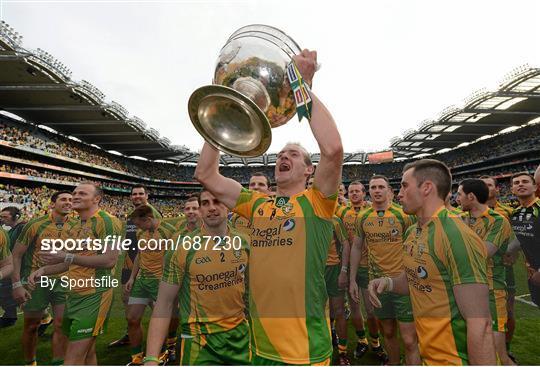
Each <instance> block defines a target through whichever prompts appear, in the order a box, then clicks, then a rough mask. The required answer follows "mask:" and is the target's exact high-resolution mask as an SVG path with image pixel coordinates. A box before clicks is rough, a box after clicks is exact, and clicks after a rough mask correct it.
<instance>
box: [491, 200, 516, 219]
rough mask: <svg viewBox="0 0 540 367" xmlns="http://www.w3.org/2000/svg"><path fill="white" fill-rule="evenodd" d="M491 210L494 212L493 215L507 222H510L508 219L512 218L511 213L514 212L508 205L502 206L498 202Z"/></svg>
mask: <svg viewBox="0 0 540 367" xmlns="http://www.w3.org/2000/svg"><path fill="white" fill-rule="evenodd" d="M493 210H494V211H495V213H498V214H500V215H502V216H503V217H505V218H506V219H508V220H510V218H511V217H512V213H513V212H514V208H512V207H511V206H508V205H504V204H502V203H501V202H500V201H497V202H496V203H495V207H494V208H493Z"/></svg>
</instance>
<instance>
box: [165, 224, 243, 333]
mask: <svg viewBox="0 0 540 367" xmlns="http://www.w3.org/2000/svg"><path fill="white" fill-rule="evenodd" d="M197 236H198V237H199V238H200V239H199V241H198V242H201V243H202V244H203V245H202V246H201V249H200V250H195V249H194V247H193V246H192V244H193V243H194V241H195V240H196V237H197ZM203 236H206V232H205V231H204V228H202V229H196V230H195V231H193V232H191V233H190V234H188V235H187V236H185V237H183V238H182V241H183V243H184V244H183V245H181V246H179V247H178V248H177V249H176V250H175V251H168V252H167V254H166V257H165V265H164V267H163V278H162V280H163V281H164V282H167V283H169V284H177V285H179V286H180V291H179V297H180V319H181V323H182V331H183V333H186V334H188V335H194V334H213V333H217V332H221V331H227V330H231V329H233V328H234V327H236V326H237V325H239V324H240V323H241V322H242V321H244V320H245V313H244V310H245V308H246V305H245V301H244V293H245V275H246V274H245V271H246V268H247V264H248V253H249V244H248V242H247V239H246V237H245V236H244V234H242V233H241V232H239V231H236V230H235V229H232V228H229V231H228V233H227V235H226V236H225V237H223V238H222V240H221V243H220V242H219V241H214V240H215V238H214V237H212V238H211V239H210V240H209V241H208V242H207V241H206V239H205V238H204V237H203ZM226 241H228V242H229V243H228V244H227V243H226ZM186 244H191V245H187V246H189V249H188V250H186V249H185V245H186ZM233 246H235V248H236V249H235V248H233Z"/></svg>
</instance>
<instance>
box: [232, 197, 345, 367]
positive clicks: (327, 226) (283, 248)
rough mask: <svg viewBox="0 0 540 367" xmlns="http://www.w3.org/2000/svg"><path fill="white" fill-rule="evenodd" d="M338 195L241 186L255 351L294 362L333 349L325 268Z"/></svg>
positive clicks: (311, 360) (239, 206)
mask: <svg viewBox="0 0 540 367" xmlns="http://www.w3.org/2000/svg"><path fill="white" fill-rule="evenodd" d="M336 201H337V194H335V195H332V196H330V197H324V195H323V194H322V193H321V192H320V191H319V190H317V189H316V188H315V187H312V188H310V189H307V190H304V191H302V192H300V193H298V194H296V195H293V196H291V197H290V198H284V197H272V196H269V195H266V194H262V193H259V192H255V191H249V190H246V189H242V191H241V193H240V196H239V198H238V201H237V203H236V207H235V208H234V209H233V211H234V212H236V213H238V214H240V215H241V216H243V217H246V218H248V219H249V220H250V221H251V224H252V229H251V253H250V266H249V269H250V270H249V284H250V290H249V295H250V316H251V320H252V323H251V327H252V331H253V332H252V338H253V345H254V346H255V351H254V352H255V353H256V354H257V355H258V356H260V357H263V358H266V359H270V360H274V361H278V362H282V363H290V364H312V363H317V362H321V361H324V360H326V359H327V358H329V357H330V356H331V354H332V342H331V339H330V328H329V318H328V314H327V312H326V304H327V301H328V296H327V293H326V286H325V281H324V270H325V266H326V258H327V256H328V247H329V245H330V242H331V240H332V232H333V225H332V217H333V215H334V211H335V206H336Z"/></svg>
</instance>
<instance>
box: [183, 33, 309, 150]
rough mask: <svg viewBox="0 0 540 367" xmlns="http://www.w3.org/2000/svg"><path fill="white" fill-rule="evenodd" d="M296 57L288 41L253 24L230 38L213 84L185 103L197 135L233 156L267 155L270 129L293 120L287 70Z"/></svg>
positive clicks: (294, 46) (294, 47) (292, 43)
mask: <svg viewBox="0 0 540 367" xmlns="http://www.w3.org/2000/svg"><path fill="white" fill-rule="evenodd" d="M300 52H301V49H300V47H299V46H298V44H297V43H296V42H295V41H294V40H293V39H292V38H290V37H289V36H287V35H286V34H285V33H283V32H282V31H280V30H279V29H277V28H274V27H270V26H267V25H258V24H257V25H249V26H245V27H242V28H240V29H239V30H237V31H236V32H234V33H233V34H232V36H230V37H229V40H228V41H227V43H226V44H225V46H223V48H222V49H221V52H220V54H219V57H218V60H217V63H216V69H215V73H214V80H213V83H214V84H213V85H207V86H204V87H201V88H199V89H197V90H195V92H193V94H192V95H191V97H190V98H189V104H188V111H189V117H190V119H191V121H192V123H193V125H194V126H195V128H196V129H197V131H198V132H199V133H200V134H201V135H202V136H203V137H204V139H205V140H206V141H207V142H208V143H210V144H212V145H213V146H214V147H215V148H217V149H219V150H221V151H223V152H225V153H228V154H231V155H234V156H239V157H256V156H259V155H261V154H263V153H264V152H266V151H267V150H268V147H269V146H270V143H271V141H272V133H271V128H274V127H278V126H281V125H283V124H285V123H286V122H287V121H289V120H290V119H291V118H292V117H293V116H294V115H295V114H296V104H295V99H294V96H293V93H292V90H291V87H290V85H289V81H288V79H287V65H288V64H289V63H290V62H291V60H292V57H293V56H294V55H296V54H299V53H300Z"/></svg>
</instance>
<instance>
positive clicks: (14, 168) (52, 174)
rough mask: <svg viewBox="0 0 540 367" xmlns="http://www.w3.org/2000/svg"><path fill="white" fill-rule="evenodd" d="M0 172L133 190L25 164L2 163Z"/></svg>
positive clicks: (171, 191) (161, 191) (162, 191)
mask: <svg viewBox="0 0 540 367" xmlns="http://www.w3.org/2000/svg"><path fill="white" fill-rule="evenodd" d="M0 172H7V173H15V174H19V175H27V176H31V177H37V178H44V179H50V180H57V181H62V182H64V183H66V184H67V185H72V186H73V185H74V183H77V182H84V181H97V182H99V183H100V185H101V186H102V187H103V188H104V189H105V190H107V189H118V190H123V191H126V192H129V191H130V190H131V185H128V184H120V183H116V182H113V181H110V180H106V181H105V180H104V181H100V180H96V179H94V178H89V177H83V176H75V175H64V174H60V173H58V172H56V171H53V170H48V169H36V168H30V167H25V166H19V165H10V164H6V163H3V164H0ZM155 193H156V194H159V195H171V196H175V195H182V194H185V190H178V189H163V188H160V189H156V190H155Z"/></svg>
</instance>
